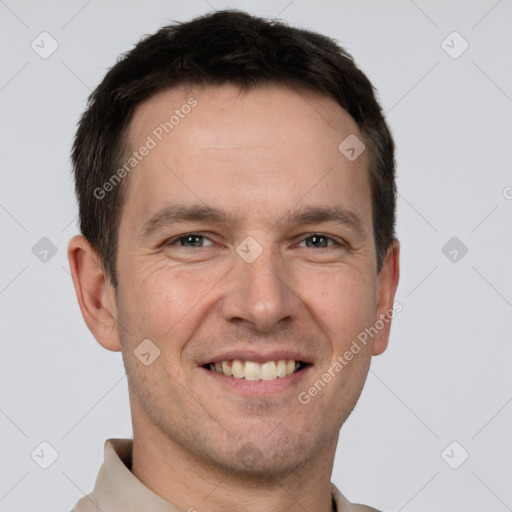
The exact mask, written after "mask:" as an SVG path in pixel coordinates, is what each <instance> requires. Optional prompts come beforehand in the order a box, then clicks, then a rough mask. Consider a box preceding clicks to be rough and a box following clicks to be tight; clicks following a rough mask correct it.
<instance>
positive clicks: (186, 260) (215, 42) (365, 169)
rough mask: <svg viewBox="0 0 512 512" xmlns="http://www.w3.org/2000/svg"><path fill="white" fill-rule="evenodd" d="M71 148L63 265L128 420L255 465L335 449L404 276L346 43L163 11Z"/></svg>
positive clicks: (298, 460) (369, 91)
mask: <svg viewBox="0 0 512 512" xmlns="http://www.w3.org/2000/svg"><path fill="white" fill-rule="evenodd" d="M344 141H348V142H344ZM347 144H348V147H347ZM351 148H353V149H354V150H355V151H353V150H352V149H351ZM347 149H348V150H349V153H347ZM350 151H351V152H350ZM354 155H355V158H354ZM73 165H74V173H75V183H76V193H77V197H78V202H79V219H80V230H81V233H82V235H81V236H77V237H74V238H73V240H72V241H71V242H70V246H69V251H68V252H69V259H70V265H71V270H72V274H73V280H74V283H75V288H76V291H77V295H78V299H79V303H80V307H81V310H82V313H83V316H84V319H85V321H86V323H87V325H88V327H89V329H90V330H91V331H92V333H93V334H94V336H95V337H96V339H97V340H98V341H99V342H100V343H101V344H102V345H103V346H104V347H106V348H107V349H110V350H121V351H122V353H123V359H124V364H125V367H126V371H127V375H128V383H129V389H130V402H131V407H132V417H133V422H134V435H137V430H138V431H139V432H140V431H142V430H145V431H147V430H151V432H152V433H154V435H155V436H157V437H158V438H159V439H161V440H162V442H168V443H169V445H173V446H179V447H180V449H182V450H184V451H188V453H189V454H190V455H191V456H193V457H196V458H197V459H198V460H202V461H203V463H204V464H205V465H208V464H215V465H217V466H219V467H220V466H222V467H225V468H230V469H237V470H239V471H241V472H244V471H245V472H251V473H254V474H255V473H259V474H268V473H269V471H270V472H271V473H272V474H277V473H286V472H289V471H291V470H293V469H296V468H297V467H298V466H300V465H301V464H307V463H308V462H310V461H311V460H313V459H314V458H315V456H316V455H315V454H318V453H320V451H322V450H327V451H329V450H330V451H331V452H332V450H333V447H335V445H336V440H337V435H338V432H339V429H340V428H341V426H342V424H343V422H344V421H345V420H346V418H347V417H348V416H349V414H350V412H351V411H352V409H353V407H354V405H355V403H356V402H357V399H358V398H359V395H360V392H361V389H362V386H363V384H364V381H365V379H366V376H367V372H368V368H369V364H370V360H371V357H372V355H378V354H380V353H381V352H383V351H384V350H385V348H386V346H387V340H388V336H389V330H390V325H391V318H390V314H391V313H390V312H393V299H394V294H395V290H396V287H397V284H398V252H399V246H398V241H397V240H396V238H395V232H394V229H395V201H396V187H395V165H394V145H393V140H392V137H391V134H390V131H389V129H388V127H387V125H386V122H385V120H384V118H383V115H382V112H381V109H380V106H379V104H378V102H377V100H376V97H375V91H374V89H373V87H372V85H371V84H370V82H369V81H368V79H367V78H366V76H365V75H364V74H363V73H362V72H361V71H360V70H359V69H358V68H357V67H356V65H355V63H354V61H353V59H352V58H351V57H350V55H348V54H347V53H346V52H345V51H344V50H343V49H342V48H340V47H339V46H338V45H337V44H336V43H335V42H334V41H332V40H331V39H329V38H327V37H324V36H321V35H319V34H315V33H312V32H309V31H305V30H299V29H295V28H291V27H289V26H287V25H285V24H282V23H279V22H275V21H266V20H263V19H260V18H255V17H252V16H249V15H248V14H245V13H241V12H236V11H224V12H217V13H215V14H212V15H207V16H203V17H201V18H198V19H195V20H192V21H190V22H187V23H180V24H175V25H171V26H168V27H164V28H163V29H161V30H160V31H158V32H157V33H156V34H154V35H151V36H149V37H146V38H145V39H144V40H142V41H141V42H140V43H138V44H137V46H136V47H135V48H134V49H133V50H131V51H130V52H128V53H127V54H126V55H124V56H123V57H122V58H121V59H120V60H119V61H118V62H117V63H116V65H115V66H114V67H113V68H112V69H111V70H110V71H109V72H108V73H107V75H106V76H105V78H104V80H103V81H102V83H101V84H100V85H99V86H98V87H97V89H96V90H95V91H94V92H93V93H92V95H91V97H90V99H89V104H88V107H87V110H86V112H85V113H84V115H83V117H82V118H81V120H80V123H79V127H78V131H77V134H76V138H75V143H74V147H73ZM384 316H387V318H388V319H387V320H386V321H383V320H382V319H383V317H384ZM377 321H380V323H381V324H383V327H382V328H379V329H377V331H378V332H377V333H376V334H373V332H374V331H375V329H374V331H372V335H371V336H370V337H368V335H367V336H366V339H365V341H364V342H363V341H362V338H361V333H363V332H368V329H369V328H372V327H374V326H375V324H376V322H377ZM379 325H380V324H379ZM365 330H366V331H365ZM143 340H146V341H144V342H143ZM356 340H359V342H358V343H356V344H357V347H358V350H357V351H356V349H353V348H351V347H354V342H355V341H356ZM141 342H142V345H141ZM351 350H352V353H353V357H351V358H350V359H348V357H343V356H344V354H347V352H348V351H351ZM340 358H341V359H340ZM342 359H343V360H342ZM233 360H235V361H238V360H247V361H250V363H249V364H248V365H247V364H246V366H245V372H246V377H247V376H249V374H251V372H256V374H258V372H263V374H262V375H261V376H263V377H264V380H261V381H252V380H245V379H236V378H235V377H233V376H231V377H230V376H227V375H224V373H221V371H222V370H220V367H222V365H223V363H222V362H223V361H224V366H226V365H227V367H228V368H229V369H228V370H226V368H225V370H226V372H227V373H229V372H230V371H235V367H236V371H239V366H240V365H239V363H238V362H236V363H231V361H233ZM280 360H297V361H299V362H300V364H298V365H297V366H298V368H299V369H298V371H296V372H295V373H293V374H292V375H289V376H287V377H284V375H283V376H282V377H277V378H273V372H274V366H273V364H274V363H272V361H276V362H277V364H276V369H275V371H276V372H277V371H280V370H279V369H278V368H277V367H279V368H281V370H282V363H279V362H278V361H280ZM258 362H259V363H267V364H265V365H264V366H258V365H256V364H255V363H258ZM336 362H338V365H336ZM215 363H218V370H219V372H215V371H212V370H211V369H210V368H211V366H210V365H211V364H213V365H214V366H215ZM233 364H234V366H233ZM339 365H341V369H339V368H340V366H339ZM214 366H213V367H214ZM242 367H243V365H242ZM292 371H293V370H292ZM327 374H328V375H330V376H331V377H330V378H328V377H325V375H327ZM251 375H253V376H254V375H255V374H251ZM266 379H269V380H266ZM319 380H320V381H322V382H323V383H324V384H323V385H322V384H319V383H318V382H319ZM325 381H327V382H325ZM312 388H315V389H317V391H316V392H315V391H311V392H309V391H308V390H311V389H312ZM301 397H302V399H301ZM305 397H309V399H308V398H305ZM247 443H249V444H247ZM248 446H249V447H250V449H249V448H248ZM247 450H249V452H251V450H253V452H254V453H257V456H256V457H254V453H253V452H251V453H249V455H250V457H249V458H250V459H251V464H249V465H248V464H247V461H246V460H245V459H246V457H244V454H245V453H247ZM249 466H250V467H249Z"/></svg>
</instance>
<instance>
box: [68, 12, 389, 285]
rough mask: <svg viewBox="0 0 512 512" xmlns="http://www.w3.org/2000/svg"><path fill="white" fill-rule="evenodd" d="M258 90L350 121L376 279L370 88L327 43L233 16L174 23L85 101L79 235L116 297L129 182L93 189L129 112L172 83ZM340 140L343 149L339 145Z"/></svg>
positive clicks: (381, 125) (78, 169) (119, 150)
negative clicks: (366, 176) (300, 93)
mask: <svg viewBox="0 0 512 512" xmlns="http://www.w3.org/2000/svg"><path fill="white" fill-rule="evenodd" d="M225 83H231V84H235V85H237V86H239V87H240V89H241V90H250V89H251V88H253V87H255V86H257V85H259V84H262V83H275V84H280V85H289V86H291V87H299V88H303V89H305V90H310V91H315V92H317V93H320V94H323V95H326V96H329V97H331V98H334V99H335V100H336V102H337V103H338V104H339V105H341V107H343V108H344V109H345V110H346V111H347V112H348V113H349V114H350V115H351V116H352V117H353V118H354V120H355V121H356V123H357V125H358V126H359V129H360V131H361V134H362V135H363V137H364V142H365V145H366V146H367V148H368V150H369V155H370V169H369V172H370V184H371V196H372V217H373V228H374V237H375V247H376V260H377V272H380V270H381V268H382V264H383V261H384V258H385V255H386V252H387V249H388V248H389V246H390V244H391V243H392V241H393V238H394V237H395V209H396V184H395V160H394V143H393V139H392V136H391V133H390V130H389V128H388V126H387V124H386V122H385V119H384V116H383V113H382V110H381V108H380V105H379V103H378V101H377V99H376V94H375V90H374V88H373V86H372V84H371V83H370V81H369V80H368V78H367V77H366V76H365V75H364V73H363V72H362V71H361V70H360V69H359V68H358V67H357V66H356V65H355V63H354V60H353V58H352V57H351V56H350V55H349V54H348V53H347V52H346V51H345V50H344V49H343V48H341V47H340V46H339V45H338V44H337V43H336V42H335V41H334V40H333V39H330V38H328V37H326V36H323V35H320V34H317V33H314V32H311V31H308V30H303V29H298V28H293V27H290V26H288V25H286V24H285V23H283V22H281V21H276V20H266V19H264V18H258V17H255V16H251V15H249V14H247V13H244V12H241V11H237V10H226V11H219V12H215V13H213V14H208V15H203V16H200V17H198V18H195V19H193V20H191V21H188V22H183V23H174V24H172V25H169V26H166V27H163V28H161V29H160V30H158V32H156V33H155V34H153V35H150V36H147V37H145V38H144V39H142V40H141V41H140V42H139V43H138V44H137V45H136V46H135V47H134V48H133V49H132V50H131V51H129V52H127V53H125V54H123V55H122V56H121V57H120V58H119V59H118V61H117V63H116V64H115V65H114V66H113V67H112V68H111V69H110V70H109V71H108V73H107V74H106V75H105V77H104V79H103V81H102V82H101V83H100V85H99V86H98V87H97V88H96V89H95V90H94V91H93V93H92V94H91V95H90V97H89V100H88V104H87V109H86V111H85V113H84V114H83V116H82V117H81V119H80V121H79V124H78V130H77V133H76V136H75V140H74V145H73V151H72V161H73V167H74V178H75V190H76V195H77V199H78V205H79V222H80V231H81V233H82V234H83V235H84V237H85V238H87V240H88V241H89V243H91V245H92V246H93V248H94V249H95V250H96V251H97V252H98V254H99V256H100V259H101V262H102V265H103V269H104V271H105V272H106V275H107V276H108V277H109V279H110V281H111V283H112V285H113V286H114V287H115V288H116V289H117V284H118V279H117V274H116V255H117V246H118V234H119V224H120V218H121V211H122V206H123V204H124V198H125V196H126V187H127V182H128V180H127V179H124V180H122V181H121V182H120V184H119V186H116V187H113V188H112V190H111V191H110V192H109V193H108V194H107V195H106V196H105V197H104V198H102V199H98V198H97V195H96V193H95V190H98V188H99V187H102V185H103V184H104V183H105V182H106V181H107V180H108V179H109V178H110V177H111V176H112V175H113V174H114V173H115V171H116V169H118V167H119V166H120V165H122V160H123V155H124V150H125V149H126V133H127V128H128V126H129V123H130V120H131V118H132V115H133V112H134V110H135V107H136V106H137V105H138V104H139V103H141V102H142V101H143V100H145V99H147V98H149V97H150V96H151V95H153V94H155V93H156V92H158V91H161V90H162V89H166V88H170V87H173V86H176V85H192V86H194V85H198V86H206V87H207V86H214V85H222V84H225ZM340 142H341V141H340Z"/></svg>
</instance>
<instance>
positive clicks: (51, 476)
mask: <svg viewBox="0 0 512 512" xmlns="http://www.w3.org/2000/svg"><path fill="white" fill-rule="evenodd" d="M227 7H234V8H239V9H245V10H248V11H249V12H251V13H254V14H258V15H263V16H266V17H275V16H278V17H281V18H282V19H285V20H286V21H288V22H289V23H290V24H293V25H297V26H301V27H305V28H310V29H313V30H316V31H319V32H322V33H324V34H327V35H329V36H332V37H334V38H336V39H337V40H338V41H339V42H340V43H341V44H342V45H344V46H345V48H346V49H347V50H348V51H349V52H351V53H352V55H353V56H354V57H355V59H356V61H357V63H358V64H359V65H360V66H361V67H362V69H363V70H364V71H365V72H366V73H367V75H368V77H369V78H370V80H372V82H373V83H374V85H375V86H376V88H377V89H378V91H379V94H380V99H381V102H382V105H383V108H384V110H385V111H386V112H387V118H388V121H389V123H390V126H391V128H392V131H393V134H394V137H395V140H396V143H397V163H398V188H399V193H400V195H399V200H398V236H399V238H400V240H401V246H402V252H401V280H400V285H399V288H398V292H397V297H396V299H397V300H398V301H400V302H401V303H402V305H403V311H402V312H401V313H400V314H399V315H398V316H397V317H396V318H395V320H394V323H393V327H392V336H391V343H390V346H389V348H388V350H387V351H386V352H385V353H384V354H383V355H382V356H379V357H377V358H375V359H374V361H373V364H372V368H371V371H370V374H369V377H368V381H367V385H366V388H365V390H364V392H363V394H362V397H361V399H360V401H359V404H358V405H357V407H356V409H355V411H354V413H353V415H352V416H351V417H350V419H349V420H348V421H347V423H346V424H345V426H344V428H343V429H342V435H341V438H340V443H339V446H338V453H337V459H336V463H335V467H334V473H333V481H334V482H335V483H336V484H337V485H338V486H339V488H340V489H341V490H342V492H344V493H345V494H346V496H347V497H348V498H349V499H350V500H352V501H355V502H363V503H368V504H371V505H373V506H375V507H378V508H381V509H382V510H384V511H389V512H391V511H397V512H398V511H402V510H403V511H406V512H412V511H418V512H419V511H429V512H432V511H441V510H464V511H465V512H472V511H482V510H486V511H487V512H488V511H497V512H501V511H506V510H512V486H511V485H510V483H511V478H512V429H511V428H510V425H511V420H512V404H511V401H512V373H511V371H510V368H511V366H510V364H511V360H512V344H511V334H510V333H511V320H510V319H511V313H512V271H511V269H510V263H511V262H512V242H511V236H512V230H511V220H512V200H511V198H512V188H510V187H512V172H511V155H510V147H511V141H512V123H511V115H512V65H511V64H512V30H511V29H510V27H511V21H512V2H511V1H510V0H502V1H498V2H496V1H495V0H482V1H471V2H468V1H465V2H464V1H452V2H449V3H448V2H444V1H440V0H439V1H426V0H416V1H415V2H413V1H412V0H394V1H387V2H378V1H339V2H334V1H333V2H329V1H315V2H306V1H304V0H292V1H291V2H290V1H289V0H279V1H275V2H268V1H267V2H257V3H256V2H247V1H232V2H227V1H223V0H211V1H208V2H206V1H204V0H194V1H188V2H185V1H181V2H179V1H155V0H151V1H147V2H121V1H109V2H102V1H99V0H92V1H88V2H87V1H84V0H72V1H66V2H64V1H53V2H36V1H15V0H5V1H2V0H0V53H1V60H0V62H1V69H0V109H1V118H0V140H1V141H2V146H1V147H2V150H1V151H0V166H1V176H2V182H1V183H2V186H1V188H0V222H1V229H2V251H1V257H2V259H1V265H0V308H1V311H2V316H1V324H2V356H1V358H0V365H1V366H0V389H1V390H2V393H1V397H0V398H1V400H0V427H1V432H2V437H1V443H0V510H1V511H12V512H15V511H26V510H32V511H50V510H51V511H69V510H70V509H71V508H72V506H73V505H74V504H75V503H76V501H77V500H78V499H79V498H80V497H81V496H83V494H84V493H87V492H89V491H90V490H91V489H92V486H93V483H94V480H95V478H96V473H97V470H98V468H99V466H100V464H101V462H102V459H103V443H104V441H105V439H107V438H109V437H130V436H131V421H130V415H129V407H128V395H127V383H126V377H125V374H124V368H123V365H122V360H121V355H120V354H119V353H111V352H107V351H106V350H104V349H102V348H101V347H100V346H99V345H98V344H97V343H96V341H95V340H94V338H93V337H92V335H91V334H90V333H89V331H88V330H87V328H86V326H85V324H84V322H83V320H82V316H81V313H80V310H79V307H78V303H77V301H76V298H75V292H74V289H73V286H72V281H71V277H70V274H69V266H68V262H67V257H66V248H67V243H68V241H69V239H70V238H71V237H72V236H73V235H74V234H76V233H77V232H78V230H77V226H76V211H77V210H76V204H75V197H74V192H73V182H72V178H71V168H70V160H69V152H70V146H71V143H72V137H73V135H74V131H75V124H76V122H77V119H78V117H79V115H80V114H81V112H82V111H83V109H84V106H85V101H86V97H87V96H88V94H89V92H90V90H91V89H93V88H94V87H95V86H96V85H97V84H98V83H99V81H100V80H101V78H102V77H103V75H104V73H105V72H106V69H107V68H108V67H110V66H111V65H112V64H113V63H114V62H115V59H116V58H117V56H118V55H119V54H120V53H121V52H124V51H127V50H129V49H130V48H131V47H132V45H133V44H134V43H135V42H137V41H138V40H139V39H140V37H141V36H143V35H144V34H149V33H152V32H154V31H155V30H156V29H158V28H159V27H160V26H162V25H164V24H167V23H169V22H170V21H172V20H188V19H190V18H191V17H193V16H195V15H199V14H201V13H205V12H208V11H210V10H211V9H213V8H215V9H222V8H227ZM43 31H47V32H49V33H50V34H51V36H52V37H53V38H54V39H55V40H56V41H57V42H58V45H59V47H58V49H57V50H56V51H55V53H53V54H52V55H51V56H50V57H49V58H47V59H42V58H41V57H40V56H39V55H38V54H37V53H36V52H35V51H34V50H33V49H32V48H31V42H32V41H33V40H36V42H37V40H38V39H37V38H38V36H39V34H40V33H41V32H43ZM453 31H457V32H458V33H459V34H460V35H461V36H462V37H463V38H464V40H466V41H467V42H468V43H469V48H468V49H467V50H466V51H465V52H464V53H463V54H462V55H460V56H459V57H458V58H452V57H450V56H449V55H448V54H447V53H446V51H445V49H443V47H442V45H441V43H442V41H444V40H445V39H446V38H447V36H449V35H450V34H451V33H452V32H453ZM40 44H41V43H40ZM462 44H463V41H462V40H460V39H457V36H455V39H454V38H453V36H452V37H451V38H449V39H448V40H447V42H446V43H445V45H448V47H449V46H451V47H452V48H451V49H450V51H451V52H452V53H454V52H455V53H458V52H459V51H460V50H461V49H462V48H463V46H462ZM46 48H48V46H46ZM447 49H449V48H447ZM507 187H509V188H507ZM42 237H48V238H49V239H50V240H51V241H52V242H53V243H54V244H55V245H56V247H57V249H58V252H57V254H56V255H55V256H54V257H52V258H51V259H49V260H48V261H47V262H46V263H43V262H41V261H40V260H39V259H38V258H36V256H35V255H34V254H33V253H32V247H33V246H34V245H35V244H36V243H37V242H38V241H39V240H40V239H41V238H42ZM452 237H457V238H458V239H459V240H460V241H461V242H463V243H464V244H465V245H466V246H467V248H468V252H467V254H465V255H464V256H463V257H460V254H461V253H460V252H459V257H458V261H456V262H453V261H451V260H450V259H449V258H448V257H447V256H445V254H443V252H442V247H443V246H444V245H445V244H446V243H447V242H448V240H450V239H451V238H452ZM42 441H47V442H48V443H50V444H51V445H52V446H53V447H54V448H55V449H56V450H57V452H58V454H59V457H58V458H57V460H56V461H55V462H54V463H53V465H51V466H50V467H49V468H48V469H46V470H44V469H42V468H40V467H39V466H38V465H37V464H36V463H35V462H34V460H33V459H32V458H31V455H30V454H31V453H32V452H33V450H34V449H36V448H37V447H38V446H39V445H40V443H41V442H42ZM453 441H456V442H457V443H459V445H460V447H459V446H457V447H456V448H455V449H454V451H451V450H448V457H446V455H445V458H444V459H443V457H442V456H441V454H442V452H443V450H444V449H445V448H446V447H447V446H448V445H449V444H450V443H452V442H453ZM462 450H466V451H467V452H468V453H469V458H468V459H467V460H466V461H465V462H464V463H463V464H462V465H461V466H460V467H459V468H458V469H452V468H451V467H450V466H449V465H448V464H447V462H446V460H449V461H450V462H451V463H452V464H454V461H455V462H457V461H459V460H460V457H461V454H462V453H463V452H462ZM47 453H48V452H47ZM310 512H313V511H310Z"/></svg>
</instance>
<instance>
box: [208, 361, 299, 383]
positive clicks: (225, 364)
mask: <svg viewBox="0 0 512 512" xmlns="http://www.w3.org/2000/svg"><path fill="white" fill-rule="evenodd" d="M299 367H300V363H299V361H295V360H294V359H288V360H286V359H279V361H268V362H266V363H263V364H259V363H255V362H254V361H241V360H240V359H234V360H233V361H219V362H217V363H215V364H213V363H210V370H212V371H214V372H219V373H223V374H224V375H227V376H228V377H235V378H236V379H244V378H245V379H246V380H274V379H276V378H277V377H286V376H287V375H291V374H292V373H294V372H295V371H296V370H297V369H298V368H299Z"/></svg>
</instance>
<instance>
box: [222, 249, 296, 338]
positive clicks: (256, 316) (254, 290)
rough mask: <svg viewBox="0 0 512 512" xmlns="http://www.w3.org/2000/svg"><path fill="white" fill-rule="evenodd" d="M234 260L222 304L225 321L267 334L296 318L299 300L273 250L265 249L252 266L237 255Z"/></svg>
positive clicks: (284, 268) (283, 264)
mask: <svg viewBox="0 0 512 512" xmlns="http://www.w3.org/2000/svg"><path fill="white" fill-rule="evenodd" d="M235 258H236V259H235V263H234V268H233V269H232V271H231V272H229V273H228V274H227V276H226V279H229V281H228V282H227V285H226V287H225V294H224V296H223V299H222V305H221V314H222V317H223V319H224V320H225V321H226V322H230V323H233V324H237V323H238V324H243V323H246V324H249V325H250V327H252V328H253V329H254V330H257V331H258V332H269V331H271V330H272V329H273V328H274V327H275V326H276V324H279V323H281V324H284V323H285V322H290V321H292V320H293V319H294V318H296V317H297V313H298V311H299V307H300V300H299V298H298V297H297V295H296V293H295V292H294V291H293V283H290V272H289V270H287V266H286V262H284V261H283V260H282V258H280V257H279V255H278V254H276V251H273V250H272V249H269V248H266V249H264V250H263V252H262V253H261V254H260V255H259V256H258V258H256V260H254V261H252V262H251V263H248V262H247V261H245V260H244V259H243V258H242V257H240V256H238V254H237V255H235ZM276 328H277V327H276Z"/></svg>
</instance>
